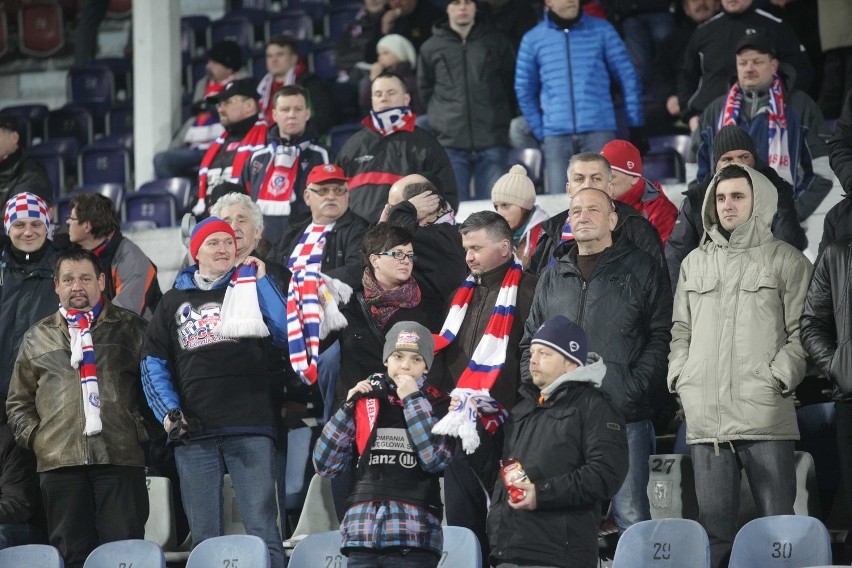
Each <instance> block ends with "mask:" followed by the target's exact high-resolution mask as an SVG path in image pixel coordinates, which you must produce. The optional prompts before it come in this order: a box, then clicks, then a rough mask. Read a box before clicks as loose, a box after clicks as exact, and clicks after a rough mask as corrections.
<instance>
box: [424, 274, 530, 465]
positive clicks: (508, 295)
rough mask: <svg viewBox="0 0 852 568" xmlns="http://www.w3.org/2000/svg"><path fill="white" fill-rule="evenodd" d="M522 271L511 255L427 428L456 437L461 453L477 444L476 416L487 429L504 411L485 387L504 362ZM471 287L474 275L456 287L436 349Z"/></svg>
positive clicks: (455, 324)
mask: <svg viewBox="0 0 852 568" xmlns="http://www.w3.org/2000/svg"><path fill="white" fill-rule="evenodd" d="M522 274H523V268H522V267H521V263H520V262H519V261H518V259H517V258H514V259H513V261H512V265H511V266H510V267H509V269H508V270H507V271H506V275H505V276H504V277H503V282H502V283H501V284H500V291H499V292H498V293H497V301H496V302H495V304H494V310H493V311H492V312H491V318H490V319H489V320H488V324H487V325H486V326H485V333H484V334H483V336H482V339H480V340H479V343H478V344H477V346H476V349H474V350H473V355H472V356H471V358H470V363H468V365H467V368H466V369H465V370H464V372H463V373H462V375H461V377H459V380H458V383H457V385H456V388H455V389H453V391H452V392H451V393H450V396H452V397H454V399H455V400H454V401H453V405H452V406H451V408H450V411H449V412H448V413H447V415H446V416H445V417H444V418H442V419H441V421H440V422H438V423H437V424H436V425H435V427H434V428H433V429H432V431H433V432H434V433H436V434H446V435H450V436H457V437H460V438H461V439H462V446H463V447H464V450H465V452H467V453H473V451H474V450H475V449H476V448H477V447H478V446H479V436H478V435H477V434H476V427H475V424H476V419H477V417H478V418H479V421H480V422H481V423H482V426H483V427H484V428H485V430H486V431H487V432H488V433H489V434H493V433H494V432H495V431H496V430H497V428H498V427H499V426H500V425H501V424H502V423H503V422H504V421H505V420H506V416H507V415H508V412H507V411H506V409H505V408H503V406H501V405H500V404H499V403H498V402H497V401H496V400H494V399H493V398H492V397H491V396H490V394H489V392H490V390H491V387H492V386H494V382H495V381H496V380H497V376H498V375H499V374H500V371H501V370H502V369H503V364H504V363H505V362H506V350H507V349H508V348H509V333H510V332H511V331H512V324H513V323H514V321H515V307H516V304H517V299H518V285H519V284H520V281H521V276H522ZM475 287H476V279H475V277H474V276H473V275H472V274H471V275H470V276H468V277H467V279H466V280H465V281H464V283H463V284H462V285H461V287H460V288H459V290H458V292H456V295H455V297H454V298H453V302H452V305H451V307H450V311H449V313H448V314H447V319H446V321H444V326H443V328H442V329H441V333H440V334H439V335H437V336H435V352H436V353H437V352H438V351H440V350H441V349H444V348H445V347H446V346H447V345H449V344H450V343H452V342H453V341H454V340H455V338H456V334H458V332H459V329H460V328H461V325H462V322H464V317H465V314H466V313H467V308H468V306H469V305H470V300H471V298H473V292H474V288H475Z"/></svg>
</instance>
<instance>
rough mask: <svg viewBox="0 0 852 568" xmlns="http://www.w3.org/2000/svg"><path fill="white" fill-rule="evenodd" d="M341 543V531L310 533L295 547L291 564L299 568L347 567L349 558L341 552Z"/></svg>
mask: <svg viewBox="0 0 852 568" xmlns="http://www.w3.org/2000/svg"><path fill="white" fill-rule="evenodd" d="M341 544H343V535H341V534H340V531H326V532H320V533H314V534H310V535H308V536H306V537H305V538H304V539H302V540H301V541H300V542H299V544H298V546H296V548H295V549H293V555H292V556H291V557H290V565H291V566H298V567H299V568H326V566H334V567H335V568H346V564H347V559H346V557H345V556H344V555H343V554H341V553H340V545H341Z"/></svg>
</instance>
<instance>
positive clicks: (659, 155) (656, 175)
mask: <svg viewBox="0 0 852 568" xmlns="http://www.w3.org/2000/svg"><path fill="white" fill-rule="evenodd" d="M642 174H643V176H644V177H645V178H647V179H649V180H651V181H658V182H660V183H661V184H667V183H685V182H686V165H685V164H684V160H683V158H682V157H681V155H680V154H679V153H678V152H677V151H676V150H673V149H671V148H669V149H666V150H662V151H659V152H648V153H647V154H645V155H644V156H642Z"/></svg>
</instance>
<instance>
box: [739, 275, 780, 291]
mask: <svg viewBox="0 0 852 568" xmlns="http://www.w3.org/2000/svg"><path fill="white" fill-rule="evenodd" d="M777 289H778V277H777V276H775V274H773V273H771V272H766V271H765V270H761V271H760V272H752V273H749V274H746V275H745V276H743V279H742V280H741V281H740V290H742V291H743V292H752V293H758V292H760V293H772V294H775V295H777V294H778V292H777Z"/></svg>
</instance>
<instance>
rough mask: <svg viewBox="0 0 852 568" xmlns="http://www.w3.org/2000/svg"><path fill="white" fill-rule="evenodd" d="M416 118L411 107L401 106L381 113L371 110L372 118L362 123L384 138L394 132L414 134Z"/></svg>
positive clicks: (369, 117)
mask: <svg viewBox="0 0 852 568" xmlns="http://www.w3.org/2000/svg"><path fill="white" fill-rule="evenodd" d="M416 118H417V117H416V116H415V115H414V113H413V112H411V108H410V107H407V106H401V107H391V108H386V109H385V110H381V111H379V112H375V111H372V110H371V111H370V116H368V117H367V118H365V119H364V120H363V121H362V122H363V124H365V125H366V126H369V127H371V128H372V129H373V130H375V131H376V132H378V133H379V134H381V135H382V136H389V135H391V134H393V133H394V132H401V131H406V132H413V131H414V126H415V119H416Z"/></svg>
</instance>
